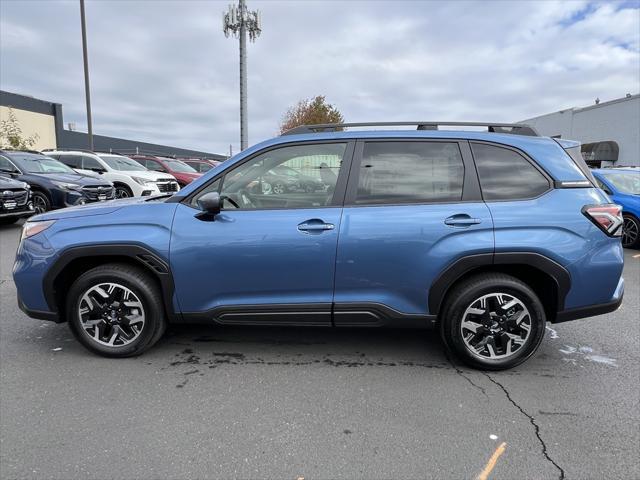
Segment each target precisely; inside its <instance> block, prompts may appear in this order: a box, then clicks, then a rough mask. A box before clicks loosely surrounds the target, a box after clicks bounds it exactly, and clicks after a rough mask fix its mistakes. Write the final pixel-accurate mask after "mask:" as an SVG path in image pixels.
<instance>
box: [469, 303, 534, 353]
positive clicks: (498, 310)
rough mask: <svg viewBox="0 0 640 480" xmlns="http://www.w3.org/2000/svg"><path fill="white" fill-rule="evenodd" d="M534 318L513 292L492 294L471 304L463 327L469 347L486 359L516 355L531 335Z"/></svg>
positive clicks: (471, 350) (472, 351)
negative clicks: (511, 293) (510, 293)
mask: <svg viewBox="0 0 640 480" xmlns="http://www.w3.org/2000/svg"><path fill="white" fill-rule="evenodd" d="M531 326H532V319H531V314H530V313H529V310H528V309H527V307H526V306H525V305H524V303H523V302H522V301H521V300H520V299H518V298H516V297H515V296H513V295H509V294H506V293H490V294H488V295H483V296H482V297H480V298H477V299H476V300H474V301H473V302H471V304H470V305H469V306H468V307H467V309H466V310H465V312H464V314H463V316H462V323H461V324H460V329H461V333H462V339H463V341H464V344H465V346H466V347H467V349H468V350H469V351H470V352H471V353H472V354H473V355H475V356H477V357H480V358H482V359H492V360H493V359H504V358H507V357H510V356H512V355H515V354H517V353H518V351H519V350H520V349H521V348H522V346H523V345H524V344H525V343H526V342H527V340H528V339H529V336H530V335H531Z"/></svg>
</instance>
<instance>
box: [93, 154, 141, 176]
mask: <svg viewBox="0 0 640 480" xmlns="http://www.w3.org/2000/svg"><path fill="white" fill-rule="evenodd" d="M100 158H101V159H102V160H104V161H105V162H106V163H107V165H109V166H110V167H111V168H113V169H114V170H120V171H124V172H139V171H141V170H147V167H145V166H144V165H141V164H139V163H138V162H136V161H135V160H132V159H130V158H128V157H119V156H116V155H100Z"/></svg>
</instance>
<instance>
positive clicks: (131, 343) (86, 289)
mask: <svg viewBox="0 0 640 480" xmlns="http://www.w3.org/2000/svg"><path fill="white" fill-rule="evenodd" d="M162 305H163V302H162V295H161V293H160V291H159V288H158V286H157V285H156V283H155V282H154V281H153V279H152V278H150V277H149V275H148V274H147V273H146V272H144V271H143V270H141V269H139V268H137V267H132V266H130V265H126V264H108V265H102V266H99V267H96V268H93V269H91V270H89V271H87V272H86V273H84V274H83V275H81V276H80V277H79V278H78V280H76V281H75V283H74V284H73V285H72V286H71V289H70V290H69V294H68V296H67V310H66V312H67V320H68V321H69V327H70V328H71V331H72V332H73V334H74V336H75V337H76V338H77V339H78V340H79V341H80V343H82V345H83V346H84V347H86V348H87V349H88V350H90V351H92V352H94V353H97V354H99V355H103V356H106V357H130V356H134V355H139V354H140V353H142V352H144V351H145V350H146V349H148V348H149V347H151V346H152V345H153V344H154V343H155V342H156V341H157V340H158V339H159V338H160V337H161V336H162V333H163V332H164V330H165V328H166V319H165V314H164V309H163V306H162Z"/></svg>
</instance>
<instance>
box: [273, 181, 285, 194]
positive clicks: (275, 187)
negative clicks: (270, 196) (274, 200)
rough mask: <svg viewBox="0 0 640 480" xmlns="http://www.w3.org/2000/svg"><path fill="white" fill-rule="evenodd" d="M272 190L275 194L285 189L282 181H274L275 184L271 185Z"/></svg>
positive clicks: (281, 192)
mask: <svg viewBox="0 0 640 480" xmlns="http://www.w3.org/2000/svg"><path fill="white" fill-rule="evenodd" d="M272 190H273V193H275V194H276V195H282V194H283V193H284V191H285V188H284V185H283V184H282V183H276V184H275V185H273V187H272Z"/></svg>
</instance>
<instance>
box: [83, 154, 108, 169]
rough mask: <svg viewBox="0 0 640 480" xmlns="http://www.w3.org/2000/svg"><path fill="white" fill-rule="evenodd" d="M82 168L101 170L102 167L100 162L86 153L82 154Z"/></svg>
mask: <svg viewBox="0 0 640 480" xmlns="http://www.w3.org/2000/svg"><path fill="white" fill-rule="evenodd" d="M82 169H83V170H96V171H103V170H104V167H103V166H102V165H100V162H99V161H98V160H96V159H95V158H93V157H89V156H87V155H83V156H82Z"/></svg>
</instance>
